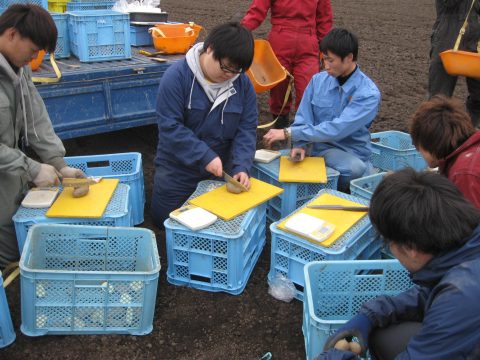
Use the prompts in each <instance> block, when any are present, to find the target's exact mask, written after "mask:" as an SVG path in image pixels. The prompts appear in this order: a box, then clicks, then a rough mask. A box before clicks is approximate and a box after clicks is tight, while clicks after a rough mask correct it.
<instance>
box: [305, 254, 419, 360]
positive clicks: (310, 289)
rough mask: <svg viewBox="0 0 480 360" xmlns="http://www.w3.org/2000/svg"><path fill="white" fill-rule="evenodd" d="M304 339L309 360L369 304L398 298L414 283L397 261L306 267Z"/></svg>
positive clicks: (320, 264) (312, 265)
mask: <svg viewBox="0 0 480 360" xmlns="http://www.w3.org/2000/svg"><path fill="white" fill-rule="evenodd" d="M304 278H305V298H304V302H303V325H302V330H303V336H304V338H305V353H306V355H307V360H312V359H314V358H315V356H317V355H318V354H319V353H321V352H322V350H323V346H324V345H325V342H326V340H327V338H328V337H329V336H330V335H331V334H333V333H334V332H335V331H336V330H337V329H338V328H339V327H340V326H341V325H342V324H344V323H345V322H347V321H348V320H350V319H351V318H352V317H353V316H354V315H356V314H357V312H358V310H359V309H360V307H361V306H362V304H363V303H365V302H366V301H368V300H370V299H372V298H375V297H376V296H380V295H397V294H398V293H400V292H402V291H405V290H407V289H409V288H410V287H411V286H412V285H413V284H412V282H411V280H410V277H409V274H408V272H407V271H406V270H405V268H404V267H403V266H402V265H400V263H399V262H398V261H396V260H380V261H379V260H372V261H319V262H311V263H310V264H308V265H306V266H305V269H304Z"/></svg>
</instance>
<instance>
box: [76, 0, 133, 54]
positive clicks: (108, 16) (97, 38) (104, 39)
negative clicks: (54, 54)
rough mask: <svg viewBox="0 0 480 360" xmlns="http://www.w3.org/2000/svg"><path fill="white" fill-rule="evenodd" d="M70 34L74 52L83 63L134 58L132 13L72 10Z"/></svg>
mask: <svg viewBox="0 0 480 360" xmlns="http://www.w3.org/2000/svg"><path fill="white" fill-rule="evenodd" d="M70 4H71V3H70ZM70 4H68V5H70ZM68 31H69V36H70V50H71V52H72V53H73V54H74V55H75V56H76V57H78V59H79V60H80V61H81V62H96V61H110V60H122V59H129V58H131V57H132V49H131V44H130V18H129V15H128V14H125V13H120V12H117V11H113V10H78V11H69V12H68Z"/></svg>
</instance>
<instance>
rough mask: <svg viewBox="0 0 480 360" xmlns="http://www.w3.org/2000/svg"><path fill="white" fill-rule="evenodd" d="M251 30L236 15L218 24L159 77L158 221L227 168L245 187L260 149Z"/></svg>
mask: <svg viewBox="0 0 480 360" xmlns="http://www.w3.org/2000/svg"><path fill="white" fill-rule="evenodd" d="M252 61H253V37H252V34H251V33H250V31H249V30H247V29H246V28H245V27H243V26H241V25H240V24H239V23H238V22H228V23H225V24H221V25H219V26H217V27H215V28H214V29H213V30H212V31H211V32H210V33H209V34H208V36H207V37H206V39H205V42H203V43H198V44H196V45H194V46H193V47H192V48H191V49H190V50H189V51H188V52H187V54H186V57H185V59H184V60H182V61H178V62H176V63H174V64H173V65H171V66H170V67H169V68H168V69H167V71H166V72H165V74H164V75H163V77H162V81H161V82H160V86H159V90H158V96H157V122H158V147H157V155H156V158H155V176H154V185H153V194H152V202H151V213H152V218H153V220H154V222H155V223H156V225H157V226H159V227H160V228H163V222H164V220H165V219H167V218H168V216H169V214H170V212H171V211H172V210H175V209H176V208H178V207H180V206H181V205H182V204H183V203H184V202H185V201H186V200H187V199H188V197H189V196H190V195H191V194H192V192H194V191H195V189H196V186H197V184H198V182H199V181H201V180H206V179H218V178H219V177H221V176H222V171H225V172H226V173H228V174H231V175H233V177H234V178H235V179H237V180H238V181H239V182H240V183H242V184H243V185H244V186H246V187H247V188H249V187H250V180H249V172H250V168H251V166H252V164H253V157H254V155H255V149H256V127H257V122H258V113H257V104H256V100H257V99H256V94H255V91H254V89H253V86H252V83H251V82H250V80H249V79H248V77H247V76H246V75H245V74H244V73H245V71H246V70H247V69H248V68H249V67H250V65H251V64H252Z"/></svg>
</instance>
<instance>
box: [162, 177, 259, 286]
mask: <svg viewBox="0 0 480 360" xmlns="http://www.w3.org/2000/svg"><path fill="white" fill-rule="evenodd" d="M223 184H224V183H223V182H219V181H201V182H200V183H199V184H198V187H197V190H196V191H195V192H194V193H193V194H192V196H191V197H190V199H192V198H194V197H197V196H199V195H201V194H203V193H204V192H206V191H208V190H209V189H212V187H216V186H219V185H223ZM265 213H266V204H265V203H264V204H262V205H260V206H257V207H256V208H253V209H251V210H249V211H248V212H246V213H244V214H242V215H240V216H237V217H236V218H234V219H232V220H230V221H223V220H221V219H218V220H217V221H216V222H215V223H214V224H213V225H211V226H209V227H207V228H205V229H202V230H200V231H192V230H189V229H188V228H186V227H184V226H183V225H181V224H179V223H178V222H176V221H174V220H171V219H167V220H166V221H165V223H164V224H165V235H166V239H167V262H168V270H167V280H168V282H169V283H171V284H173V285H183V286H189V287H192V288H196V289H200V290H206V291H214V292H217V291H224V292H227V293H230V294H234V295H237V294H240V293H241V292H242V291H243V290H244V289H245V286H246V285H247V281H248V279H249V277H250V274H251V273H252V270H253V268H254V267H255V264H256V263H257V260H258V258H259V256H260V254H261V252H262V249H263V247H264V245H265V226H266V216H265V215H266V214H265Z"/></svg>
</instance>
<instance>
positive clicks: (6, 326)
mask: <svg viewBox="0 0 480 360" xmlns="http://www.w3.org/2000/svg"><path fill="white" fill-rule="evenodd" d="M14 341H15V331H14V330H13V323H12V318H11V317H10V310H9V308H8V302H7V297H6V295H5V289H4V288H3V278H2V276H1V272H0V348H3V347H5V346H8V345H10V344H11V343H13V342H14Z"/></svg>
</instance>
